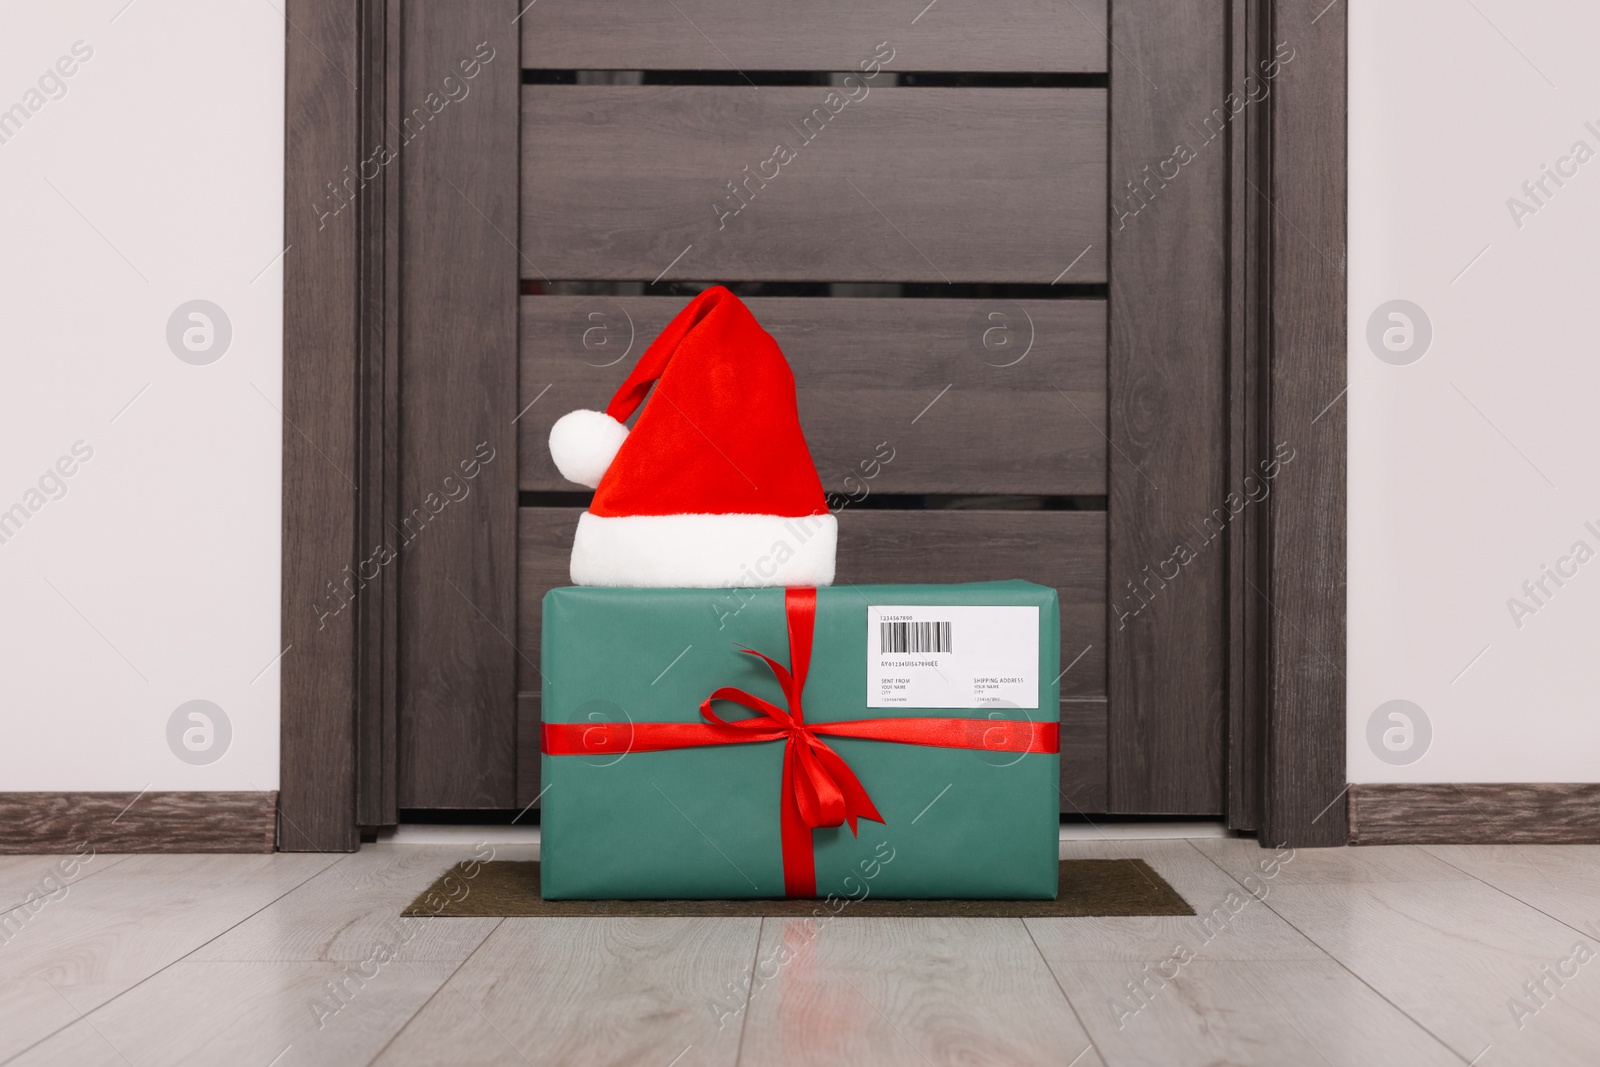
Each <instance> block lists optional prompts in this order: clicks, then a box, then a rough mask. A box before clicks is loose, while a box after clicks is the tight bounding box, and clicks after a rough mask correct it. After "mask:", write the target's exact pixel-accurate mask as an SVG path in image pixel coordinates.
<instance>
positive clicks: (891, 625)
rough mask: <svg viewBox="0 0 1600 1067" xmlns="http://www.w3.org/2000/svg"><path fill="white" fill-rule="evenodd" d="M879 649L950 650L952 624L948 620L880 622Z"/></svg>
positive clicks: (900, 650)
mask: <svg viewBox="0 0 1600 1067" xmlns="http://www.w3.org/2000/svg"><path fill="white" fill-rule="evenodd" d="M878 649H879V651H880V652H882V653H885V654H887V653H891V652H949V651H951V648H950V624H949V623H947V622H880V623H879V624H878Z"/></svg>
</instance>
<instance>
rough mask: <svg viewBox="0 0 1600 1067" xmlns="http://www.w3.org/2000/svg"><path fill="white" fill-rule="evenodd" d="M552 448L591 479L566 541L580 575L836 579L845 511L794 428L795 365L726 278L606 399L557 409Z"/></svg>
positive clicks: (725, 583)
mask: <svg viewBox="0 0 1600 1067" xmlns="http://www.w3.org/2000/svg"><path fill="white" fill-rule="evenodd" d="M652 385H654V386H655V390H654V392H653V393H652V392H651V386H652ZM646 394H650V402H649V403H648V404H645V407H644V411H643V412H641V413H640V415H639V420H638V422H637V423H636V424H635V425H634V428H633V430H632V431H631V432H630V431H629V430H628V428H627V427H626V426H624V425H623V422H624V421H626V420H627V419H628V417H629V416H631V415H632V414H633V413H634V411H635V410H636V409H637V408H638V407H639V405H640V403H642V402H643V401H644V399H645V396H646ZM550 455H551V458H553V459H554V460H555V463H556V467H557V468H558V469H559V470H560V471H561V474H562V477H564V478H567V479H568V480H569V481H574V482H578V483H579V484H581V485H587V486H590V487H591V488H593V489H595V494H594V501H593V502H592V503H591V504H590V505H589V510H588V511H587V512H586V513H584V514H583V515H582V516H581V517H580V518H579V519H578V533H577V537H576V539H575V540H574V541H573V544H572V580H573V582H574V583H576V584H578V585H611V586H656V587H663V586H665V587H671V586H687V587H696V586H699V587H718V588H726V587H753V586H796V585H798V586H810V585H829V584H831V583H832V582H833V561H834V550H835V546H836V545H837V543H838V536H839V534H838V521H837V520H836V519H835V518H834V517H833V515H832V514H830V513H829V511H828V504H827V500H826V498H825V497H824V495H823V492H822V482H821V480H820V479H818V477H817V468H816V466H815V465H814V464H813V463H812V461H811V452H810V450H809V449H807V448H806V439H805V435H804V434H802V433H801V432H800V412H799V409H798V408H797V406H796V404H795V394H794V374H793V373H792V372H791V371H790V370H789V364H788V363H787V362H786V361H785V360H784V358H783V352H782V351H781V350H780V349H779V348H778V343H777V342H776V341H774V340H773V339H772V337H771V335H770V334H768V333H767V331H766V330H763V329H762V328H761V325H760V324H759V323H757V322H756V320H755V316H754V315H752V314H750V309H749V308H747V307H745V306H744V304H743V303H741V302H740V300H739V298H738V297H736V296H734V295H733V294H732V293H730V292H729V291H728V290H726V289H724V288H723V287H721V286H717V287H715V288H713V289H708V290H706V291H705V292H703V293H701V294H700V295H699V296H697V297H695V298H694V300H693V301H692V302H690V304H689V306H688V307H686V308H684V309H683V311H681V312H679V314H678V316H677V317H676V318H674V319H673V320H672V322H671V323H669V324H668V325H667V328H666V329H665V330H663V331H662V332H661V336H660V337H657V338H656V339H655V342H654V343H652V344H651V345H650V347H649V348H648V349H646V350H645V353H644V355H642V356H640V357H639V363H638V365H637V366H635V367H634V368H633V373H632V374H630V375H628V380H627V381H625V382H623V383H622V387H621V388H620V389H618V390H617V393H616V395H615V396H614V397H612V398H611V404H610V406H608V407H607V408H606V410H605V411H604V412H599V411H573V412H569V413H568V414H566V415H563V416H562V417H561V418H560V419H558V420H556V424H555V426H554V427H553V428H552V429H551V430H550Z"/></svg>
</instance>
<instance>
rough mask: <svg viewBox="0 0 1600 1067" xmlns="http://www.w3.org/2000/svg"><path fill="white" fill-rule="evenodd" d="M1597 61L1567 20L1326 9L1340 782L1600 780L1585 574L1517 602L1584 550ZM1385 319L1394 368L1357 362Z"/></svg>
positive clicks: (1433, 9) (1364, 6) (1599, 438)
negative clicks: (1345, 420)
mask: <svg viewBox="0 0 1600 1067" xmlns="http://www.w3.org/2000/svg"><path fill="white" fill-rule="evenodd" d="M1596 41H1600V5H1596V4H1593V3H1586V2H1581V0H1565V2H1560V0H1540V2H1530V0H1473V3H1471V4H1468V3H1462V2H1461V0H1405V2H1404V3H1395V2H1392V0H1391V2H1384V0H1352V2H1351V5H1350V270H1349V295H1350V393H1349V419H1350V531H1349V532H1350V589H1349V609H1350V614H1349V620H1350V630H1349V689H1348V692H1349V729H1350V744H1349V757H1348V759H1349V771H1350V778H1351V780H1352V781H1357V782H1396V781H1413V782H1500V781H1530V782H1533V781H1588V782H1593V781H1600V555H1597V556H1596V558H1595V559H1594V560H1592V561H1590V562H1588V563H1587V564H1586V565H1583V566H1577V565H1576V561H1575V560H1573V561H1571V562H1569V563H1567V564H1565V565H1564V566H1565V569H1566V570H1568V571H1569V572H1570V571H1573V570H1576V576H1575V577H1571V578H1566V579H1563V581H1564V582H1565V584H1564V585H1563V586H1560V587H1557V586H1556V585H1555V584H1554V582H1553V581H1550V580H1549V579H1546V588H1547V589H1548V590H1549V591H1550V592H1551V593H1552V594H1553V595H1550V596H1545V595H1544V594H1542V593H1541V594H1539V596H1540V600H1541V601H1543V606H1539V604H1537V603H1536V602H1534V601H1532V600H1531V599H1529V598H1528V597H1527V596H1526V594H1525V593H1524V592H1523V590H1522V585H1523V583H1524V582H1525V581H1529V580H1530V579H1538V578H1539V577H1541V567H1542V565H1546V564H1548V565H1550V566H1552V567H1553V566H1555V565H1556V564H1557V563H1558V562H1559V560H1560V558H1561V557H1564V556H1567V555H1568V553H1569V551H1570V550H1571V549H1572V547H1573V546H1574V544H1575V543H1576V542H1578V541H1583V542H1585V543H1586V544H1587V546H1588V549H1589V550H1590V551H1593V552H1595V553H1600V532H1596V531H1600V429H1597V428H1600V416H1597V409H1600V359H1597V354H1600V352H1597V349H1600V345H1597V325H1600V299H1597V298H1600V292H1597V290H1600V266H1597V261H1596V253H1597V247H1596V238H1597V236H1600V64H1597V63H1596V62H1595V58H1594V46H1595V42H1596ZM1586 122H1592V123H1593V128H1589V127H1586V126H1585V123H1586ZM1578 141H1583V142H1585V143H1586V144H1587V146H1588V148H1589V150H1591V151H1593V152H1594V153H1596V158H1595V159H1593V160H1592V161H1589V162H1588V163H1587V164H1585V165H1583V166H1581V167H1576V169H1577V174H1576V176H1575V177H1570V178H1564V179H1563V181H1564V182H1565V185H1564V186H1563V187H1560V188H1558V187H1556V185H1555V184H1554V183H1553V182H1549V181H1547V188H1548V189H1549V191H1550V192H1551V194H1553V195H1550V196H1548V197H1547V196H1544V195H1543V194H1540V199H1541V200H1543V201H1544V205H1543V206H1542V207H1539V206H1538V205H1536V204H1535V203H1534V202H1533V201H1532V200H1530V199H1529V198H1528V197H1527V194H1526V193H1525V192H1524V191H1523V189H1522V184H1523V182H1525V181H1529V180H1533V179H1538V178H1539V177H1540V176H1541V173H1542V171H1541V165H1544V164H1548V165H1550V166H1552V167H1554V166H1555V165H1556V164H1557V163H1558V161H1559V160H1560V159H1561V158H1563V157H1567V156H1568V155H1569V153H1571V151H1572V149H1573V146H1574V144H1575V143H1576V142H1578ZM1574 166H1575V162H1573V163H1568V164H1566V165H1565V169H1567V170H1568V171H1569V172H1570V171H1571V170H1573V169H1574ZM1511 197H1520V198H1522V199H1523V201H1524V202H1525V203H1528V204H1529V205H1530V206H1534V207H1537V213H1536V214H1531V215H1525V216H1524V217H1522V218H1521V219H1520V222H1521V225H1520V226H1519V225H1518V221H1517V220H1514V219H1513V216H1512V212H1511V211H1510V210H1509V209H1508V206H1507V201H1508V199H1509V198H1511ZM1480 253H1481V258H1479V257H1480ZM1469 264H1470V266H1469ZM1392 299H1406V300H1410V301H1412V302H1414V303H1415V304H1417V305H1419V306H1420V307H1421V308H1422V309H1424V311H1425V312H1426V314H1427V317H1428V318H1429V319H1430V320H1431V322H1432V327H1433V340H1432V344H1431V347H1429V348H1428V350H1427V352H1426V354H1425V355H1424V356H1423V357H1422V358H1421V359H1420V360H1418V361H1416V362H1414V363H1410V364H1409V365H1391V364H1389V363H1386V362H1383V361H1381V360H1380V359H1379V358H1378V357H1377V356H1375V355H1374V352H1373V350H1372V349H1371V348H1370V347H1369V346H1368V342H1367V337H1366V334H1367V324H1368V319H1369V316H1371V314H1372V312H1373V311H1374V309H1376V308H1377V307H1378V306H1379V305H1380V304H1383V303H1384V302H1386V301H1389V300H1392ZM1413 351H1414V350H1413ZM1591 520H1592V521H1593V522H1594V525H1595V528H1594V530H1590V529H1588V528H1586V526H1585V523H1586V522H1588V521H1591ZM1512 597H1519V598H1522V599H1523V600H1524V602H1525V603H1527V605H1528V606H1529V607H1531V608H1534V609H1535V612H1534V613H1533V614H1529V615H1524V616H1523V617H1521V618H1520V620H1514V619H1513V616H1512V612H1511V610H1510V609H1509V608H1508V603H1507V602H1508V600H1509V599H1510V598H1512ZM1519 621H1520V626H1519V625H1518V622H1519ZM1469 664H1470V666H1469ZM1395 699H1402V700H1409V701H1412V702H1414V703H1415V704H1416V705H1417V706H1418V707H1420V708H1421V709H1422V710H1423V712H1424V713H1425V714H1426V716H1427V718H1428V720H1429V722H1430V723H1431V727H1432V738H1431V741H1430V742H1429V743H1428V744H1427V745H1426V746H1423V745H1421V744H1420V743H1419V741H1416V740H1414V741H1413V744H1412V748H1411V750H1410V751H1409V752H1401V753H1396V754H1395V755H1394V756H1393V757H1392V758H1393V759H1401V758H1414V757H1416V756H1418V754H1419V752H1420V758H1415V759H1414V761H1413V762H1409V763H1403V764H1402V763H1390V762H1385V761H1384V760H1381V759H1379V758H1378V756H1377V755H1375V749H1373V748H1372V747H1370V746H1369V743H1368V729H1367V725H1368V720H1369V717H1370V716H1371V715H1372V714H1373V712H1374V710H1375V709H1376V708H1378V707H1379V705H1381V704H1383V703H1384V702H1386V701H1389V700H1395ZM1391 725H1399V724H1398V723H1393V724H1391ZM1419 736H1420V735H1419ZM1393 740H1394V742H1395V743H1396V744H1400V743H1402V742H1403V741H1404V737H1403V736H1401V735H1396V736H1395V737H1394V738H1393ZM1424 747H1425V751H1422V750H1423V749H1424ZM1379 748H1382V745H1381V744H1380V746H1379Z"/></svg>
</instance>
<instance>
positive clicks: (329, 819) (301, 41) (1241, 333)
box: [278, 0, 1348, 851]
mask: <svg viewBox="0 0 1600 1067" xmlns="http://www.w3.org/2000/svg"><path fill="white" fill-rule="evenodd" d="M1115 2H1117V0H1113V3H1115ZM1169 2H1193V0H1169ZM399 3H400V0H358V2H357V3H355V4H351V5H337V4H321V3H317V2H315V0H288V6H287V15H288V23H289V27H290V28H289V30H288V33H287V35H286V37H287V55H286V59H287V62H286V86H285V98H286V109H285V170H284V202H285V218H284V230H285V242H286V244H287V245H288V246H289V248H290V251H289V253H287V254H286V255H285V257H284V351H283V412H284V447H283V540H282V594H283V602H282V627H283V639H284V642H285V644H286V645H288V646H289V651H288V652H287V653H286V654H285V655H284V656H283V658H282V660H281V667H280V669H281V672H282V673H281V697H280V700H281V750H280V760H281V772H280V781H281V790H280V796H279V809H278V813H279V847H280V848H281V849H283V850H285V851H306V850H317V851H353V850H355V849H357V848H358V847H359V844H360V829H361V827H362V826H364V825H380V824H384V823H386V822H389V821H392V820H393V819H394V818H395V817H396V808H395V796H396V790H395V783H394V781H393V777H392V768H393V766H394V758H393V754H394V745H395V719H394V707H395V700H394V678H395V672H396V662H395V635H396V620H395V599H396V591H395V579H394V573H393V572H394V568H393V567H383V568H380V570H379V573H378V575H377V576H376V577H375V578H373V579H372V580H370V581H369V580H366V577H365V575H362V576H361V580H360V581H351V580H350V579H351V573H352V568H354V567H356V566H357V561H358V560H359V559H360V558H361V557H360V553H359V552H358V546H359V545H362V544H371V543H374V541H375V540H376V538H374V537H373V536H372V535H373V533H374V531H379V530H381V529H382V523H383V521H384V517H385V516H386V515H387V514H388V511H389V509H390V508H391V507H392V504H393V501H394V497H395V492H394V487H395V469H396V464H395V459H394V457H395V454H396V453H395V428H396V423H397V416H396V411H397V396H398V393H397V383H396V375H395V367H396V366H397V353H398V331H397V328H396V327H397V319H398V301H397V299H396V296H395V294H396V292H397V282H396V279H397V274H396V271H397V266H398V260H397V257H396V256H395V254H394V252H395V248H396V246H397V244H398V206H399V198H398V195H397V188H398V168H397V166H395V165H390V166H387V167H383V168H380V174H379V176H378V177H376V178H375V179H372V180H367V179H366V178H365V175H362V181H361V184H360V187H359V188H360V193H359V195H358V196H354V197H353V199H352V200H351V202H350V203H351V208H352V209H351V210H350V211H349V212H348V213H343V212H341V215H342V216H343V217H339V218H330V217H328V216H327V215H326V214H319V212H318V211H317V210H316V209H308V205H310V204H318V203H324V202H325V198H326V197H327V196H328V193H329V192H330V183H339V182H342V181H346V180H348V175H349V173H350V171H349V168H351V167H357V166H358V163H357V161H359V160H363V159H365V158H366V157H367V156H368V155H370V154H371V153H370V149H371V146H373V145H375V144H378V143H381V142H383V141H384V139H385V132H384V131H385V130H386V128H387V123H388V122H389V120H390V118H391V116H390V115H389V111H390V109H391V108H394V107H397V106H398V105H397V97H398V92H397V84H396V78H397V64H395V63H391V62H389V59H390V57H391V56H393V55H397V54H398V52H397V50H398V48H399V47H400V40H399V33H398V24H399V19H398V13H399ZM513 6H520V5H513V4H511V3H510V2H509V0H508V7H513ZM1152 17H1159V11H1156V13H1155V14H1153V15H1152ZM1228 18H1229V28H1228V37H1229V58H1228V61H1229V69H1230V71H1231V72H1232V73H1233V75H1234V78H1233V84H1234V85H1240V84H1242V83H1243V79H1244V77H1245V75H1247V74H1250V73H1251V72H1252V71H1258V70H1260V69H1262V68H1261V67H1260V66H1259V64H1260V63H1262V62H1264V61H1266V60H1267V59H1268V58H1270V56H1271V54H1272V51H1273V47H1274V45H1275V43H1276V42H1280V41H1289V42H1292V43H1294V46H1295V49H1296V58H1295V60H1294V62H1293V63H1290V64H1287V65H1285V66H1284V67H1283V68H1282V70H1281V72H1280V73H1279V74H1278V75H1277V76H1276V77H1275V78H1274V80H1273V83H1272V88H1271V91H1270V93H1268V95H1266V96H1265V97H1264V98H1262V99H1261V100H1260V102H1259V104H1257V105H1256V106H1253V107H1251V108H1249V109H1247V110H1246V111H1245V113H1244V114H1243V115H1242V116H1241V117H1240V120H1239V121H1236V122H1234V123H1233V124H1232V125H1231V126H1230V133H1229V152H1230V189H1229V190H1228V196H1229V211H1228V217H1229V227H1228V231H1229V232H1228V235H1227V236H1228V240H1229V249H1228V254H1229V286H1228V309H1227V315H1228V323H1229V328H1228V336H1229V347H1228V377H1229V382H1228V397H1229V441H1228V446H1229V447H1228V455H1229V457H1230V458H1229V470H1228V474H1229V480H1230V484H1235V485H1237V484H1241V483H1242V481H1243V478H1244V476H1245V475H1246V474H1248V473H1251V472H1252V471H1253V470H1254V467H1255V463H1256V461H1257V458H1258V457H1260V456H1263V455H1265V454H1267V453H1269V452H1270V451H1271V445H1272V443H1274V442H1278V441H1285V440H1287V441H1289V442H1291V444H1292V446H1293V447H1294V449H1295V458H1294V464H1293V467H1292V468H1290V471H1289V474H1287V475H1286V476H1284V477H1283V478H1281V479H1279V480H1277V482H1276V483H1275V484H1274V486H1273V490H1272V493H1271V495H1270V496H1269V497H1267V498H1266V501H1265V502H1266V505H1267V506H1266V507H1264V508H1260V509H1258V510H1256V511H1255V513H1254V514H1251V515H1249V516H1248V518H1246V519H1245V521H1243V522H1241V523H1237V524H1233V525H1232V528H1230V530H1229V532H1228V567H1227V574H1228V579H1227V586H1228V588H1227V602H1228V611H1227V618H1228V625H1227V635H1226V644H1227V649H1228V669H1227V677H1228V705H1229V734H1230V738H1231V739H1232V740H1231V742H1230V745H1229V750H1230V757H1229V768H1228V802H1227V808H1228V818H1229V821H1230V824H1231V825H1235V826H1238V827H1241V828H1248V829H1256V830H1258V831H1259V833H1260V836H1261V841H1262V843H1263V844H1264V845H1265V844H1274V845H1276V844H1288V845H1292V846H1316V845H1342V844H1345V843H1346V841H1347V838H1348V824H1347V818H1346V809H1345V806H1344V805H1343V804H1342V803H1340V801H1341V800H1342V798H1343V797H1344V795H1345V792H1346V788H1347V787H1346V785H1345V756H1344V754H1345V678H1344V669H1343V661H1344V650H1345V508H1346V503H1345V502H1346V479H1345V465H1346V453H1347V443H1346V428H1345V419H1344V410H1343V406H1342V405H1343V398H1344V395H1345V393H1344V390H1345V380H1346V376H1345V363H1346V340H1345V334H1346V295H1345V287H1344V265H1345V261H1346V236H1345V218H1346V167H1345V160H1346V12H1345V5H1343V4H1339V3H1337V2H1336V3H1334V4H1331V5H1329V4H1327V3H1326V0H1231V3H1230V5H1229V7H1228ZM1114 91H1115V89H1114V88H1113V92H1114ZM363 146H366V149H363ZM341 586H343V587H344V588H346V589H351V588H352V587H354V591H352V592H350V593H348V594H347V595H346V594H341V593H340V588H341ZM330 596H334V597H336V598H338V599H337V600H335V601H332V602H330V601H329V600H328V598H329V597H330ZM330 603H337V604H340V605H342V608H341V610H338V611H336V612H335V611H330V610H329V605H330Z"/></svg>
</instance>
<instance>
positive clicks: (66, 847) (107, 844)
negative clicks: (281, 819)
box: [0, 791, 278, 855]
mask: <svg viewBox="0 0 1600 1067" xmlns="http://www.w3.org/2000/svg"><path fill="white" fill-rule="evenodd" d="M277 815H278V794H277V792H276V791H273V792H270V793H260V792H255V791H250V792H228V793H156V792H149V791H147V792H143V793H0V854H8V855H15V854H21V853H65V852H71V851H73V850H74V849H77V848H80V847H81V846H82V845H84V844H85V843H87V844H88V845H90V846H92V847H93V848H94V850H95V851H96V852H99V853H106V852H271V851H272V850H273V846H274V844H275V843H276V840H277Z"/></svg>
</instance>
